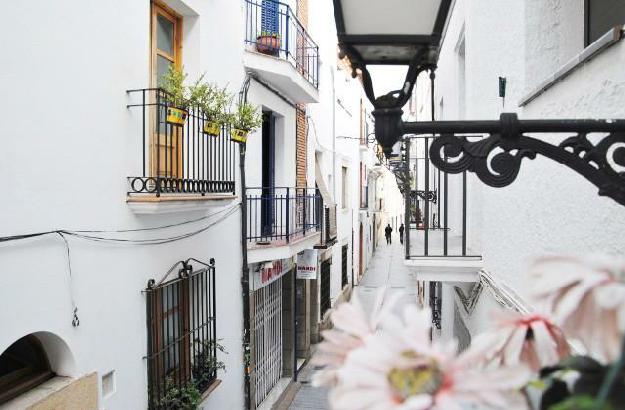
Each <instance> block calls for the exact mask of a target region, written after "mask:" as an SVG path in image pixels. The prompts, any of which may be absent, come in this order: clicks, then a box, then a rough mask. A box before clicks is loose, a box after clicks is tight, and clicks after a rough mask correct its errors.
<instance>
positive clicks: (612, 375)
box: [597, 336, 625, 409]
mask: <svg viewBox="0 0 625 410" xmlns="http://www.w3.org/2000/svg"><path fill="white" fill-rule="evenodd" d="M624 366H625V336H624V337H623V342H622V346H621V357H619V359H618V360H617V361H616V362H614V364H612V367H610V370H609V371H608V374H607V375H606V376H605V379H604V380H603V384H601V389H599V394H598V395H597V409H603V408H604V407H605V404H606V402H607V401H608V396H609V395H610V392H611V391H612V387H614V383H615V382H616V379H617V377H618V375H619V373H620V372H621V370H623V367H624Z"/></svg>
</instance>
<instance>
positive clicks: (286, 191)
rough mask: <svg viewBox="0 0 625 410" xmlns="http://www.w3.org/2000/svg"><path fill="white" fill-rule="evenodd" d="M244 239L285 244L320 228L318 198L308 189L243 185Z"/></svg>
mask: <svg viewBox="0 0 625 410" xmlns="http://www.w3.org/2000/svg"><path fill="white" fill-rule="evenodd" d="M246 192H247V210H248V212H247V213H248V221H247V240H248V242H255V243H258V244H265V243H266V244H270V243H272V242H275V241H283V242H286V243H289V242H291V241H292V240H294V239H298V238H303V237H304V236H306V235H309V234H311V233H314V232H318V231H319V230H320V229H321V197H320V196H319V195H318V194H317V193H316V192H315V189H310V188H282V187H281V188H277V187H276V188H247V189H246Z"/></svg>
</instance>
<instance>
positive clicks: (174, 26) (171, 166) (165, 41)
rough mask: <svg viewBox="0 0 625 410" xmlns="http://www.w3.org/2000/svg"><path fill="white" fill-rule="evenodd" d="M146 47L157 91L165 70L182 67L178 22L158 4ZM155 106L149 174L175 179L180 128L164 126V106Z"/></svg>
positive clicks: (179, 164)
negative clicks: (149, 52) (156, 113)
mask: <svg viewBox="0 0 625 410" xmlns="http://www.w3.org/2000/svg"><path fill="white" fill-rule="evenodd" d="M150 45H151V60H150V65H151V78H150V82H151V84H152V87H154V88H157V87H160V86H162V79H163V76H164V75H165V74H167V71H168V70H169V67H175V68H178V69H181V66H182V52H181V51H182V18H181V17H180V16H178V15H177V14H175V13H174V12H173V11H172V10H170V9H169V8H167V7H166V6H164V5H160V4H158V3H152V19H151V35H150ZM159 98H166V97H165V95H163V96H162V97H159ZM158 103H159V106H158V115H156V116H155V118H154V119H153V121H151V122H152V124H153V131H152V133H151V134H152V138H151V142H150V164H151V166H150V172H151V175H152V176H157V175H158V176H160V177H164V178H178V177H180V176H181V175H182V173H183V169H182V163H183V161H182V159H183V158H182V156H183V149H182V148H183V146H182V129H181V128H182V127H177V126H173V125H169V124H167V123H166V121H165V117H166V109H165V105H167V102H166V101H162V100H160V101H159V102H158ZM161 104H162V106H161Z"/></svg>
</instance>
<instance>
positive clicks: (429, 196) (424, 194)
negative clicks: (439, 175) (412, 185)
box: [411, 190, 436, 204]
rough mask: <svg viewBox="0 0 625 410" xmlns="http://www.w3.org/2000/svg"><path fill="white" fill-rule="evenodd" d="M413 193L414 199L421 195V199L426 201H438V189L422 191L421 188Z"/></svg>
mask: <svg viewBox="0 0 625 410" xmlns="http://www.w3.org/2000/svg"><path fill="white" fill-rule="evenodd" d="M411 195H412V197H413V199H415V198H416V197H419V198H421V199H423V200H424V201H430V202H432V203H434V204H435V203H436V190H434V191H421V190H417V191H412V192H411Z"/></svg>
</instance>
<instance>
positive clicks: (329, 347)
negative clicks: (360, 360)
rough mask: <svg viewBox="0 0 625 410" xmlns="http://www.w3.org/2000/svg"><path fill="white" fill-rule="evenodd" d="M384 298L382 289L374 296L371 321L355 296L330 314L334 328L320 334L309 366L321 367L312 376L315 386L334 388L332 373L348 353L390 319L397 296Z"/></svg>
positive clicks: (334, 381)
mask: <svg viewBox="0 0 625 410" xmlns="http://www.w3.org/2000/svg"><path fill="white" fill-rule="evenodd" d="M385 296H386V289H382V290H381V291H380V292H378V294H377V296H376V301H375V303H374V307H373V312H372V314H371V318H369V317H368V316H367V314H366V313H365V311H364V309H363V307H362V304H361V303H360V299H359V298H358V295H357V294H356V293H354V294H353V295H352V298H351V300H350V301H349V302H346V303H342V304H340V305H339V306H337V307H336V308H335V309H334V310H333V311H332V313H331V314H330V318H331V320H332V324H333V326H334V328H333V329H330V330H325V331H323V332H321V335H322V336H323V339H324V340H323V342H321V343H320V344H319V346H318V350H317V353H316V354H315V356H313V358H312V360H311V362H312V364H314V365H317V366H324V367H325V368H324V369H323V370H321V371H319V372H317V373H316V374H315V377H314V380H313V382H314V384H315V385H334V384H336V370H337V369H338V368H339V367H340V366H342V365H343V363H344V362H345V359H346V358H347V356H348V355H349V353H350V352H351V351H353V350H354V349H356V348H358V347H360V346H362V345H363V344H364V341H365V340H366V339H367V338H368V337H369V336H371V335H372V334H373V333H374V332H375V331H376V330H377V328H378V326H379V325H380V323H381V322H382V321H384V320H385V318H387V317H389V316H390V315H389V313H390V311H391V309H392V308H393V306H394V305H395V303H396V302H397V300H398V299H399V296H400V294H397V293H396V294H394V295H392V296H391V297H389V299H388V300H385Z"/></svg>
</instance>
